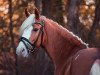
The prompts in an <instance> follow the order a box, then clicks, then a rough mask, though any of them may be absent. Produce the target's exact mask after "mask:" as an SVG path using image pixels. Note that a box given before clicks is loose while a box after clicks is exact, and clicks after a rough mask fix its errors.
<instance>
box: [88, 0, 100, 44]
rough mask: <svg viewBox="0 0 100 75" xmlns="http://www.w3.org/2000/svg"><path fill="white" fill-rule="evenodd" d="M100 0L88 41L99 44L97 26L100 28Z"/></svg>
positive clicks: (97, 3)
mask: <svg viewBox="0 0 100 75" xmlns="http://www.w3.org/2000/svg"><path fill="white" fill-rule="evenodd" d="M99 15H100V1H99V0H96V9H95V17H94V21H93V25H92V26H91V30H90V32H89V35H88V41H89V43H93V44H95V46H96V45H98V46H100V41H97V40H96V30H97V28H99V30H100V23H99V22H100V17H99Z"/></svg>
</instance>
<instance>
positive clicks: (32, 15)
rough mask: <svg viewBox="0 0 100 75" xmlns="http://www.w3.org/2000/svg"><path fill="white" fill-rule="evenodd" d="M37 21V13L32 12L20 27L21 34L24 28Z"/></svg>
mask: <svg viewBox="0 0 100 75" xmlns="http://www.w3.org/2000/svg"><path fill="white" fill-rule="evenodd" d="M33 23H35V15H34V14H31V15H30V16H29V17H28V18H27V19H25V21H24V22H23V23H22V25H21V27H20V29H19V34H20V36H21V35H22V34H23V32H24V30H25V29H27V28H28V27H30V26H32V24H33Z"/></svg>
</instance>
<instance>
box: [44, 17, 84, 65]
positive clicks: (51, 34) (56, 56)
mask: <svg viewBox="0 0 100 75" xmlns="http://www.w3.org/2000/svg"><path fill="white" fill-rule="evenodd" d="M45 35H46V36H45V37H47V38H46V40H45V43H44V48H45V50H46V52H47V54H48V55H49V57H50V58H51V59H52V61H53V62H54V64H55V65H58V64H63V63H62V62H64V61H66V59H67V58H68V57H69V56H70V55H71V54H73V53H75V52H76V51H77V50H78V48H79V46H80V49H81V47H82V46H83V45H82V43H81V42H80V41H79V40H77V38H76V37H74V38H72V34H70V33H69V32H68V31H67V30H66V29H64V28H63V27H61V26H59V25H56V23H53V21H51V20H49V19H47V20H45Z"/></svg>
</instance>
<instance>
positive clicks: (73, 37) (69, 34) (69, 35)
mask: <svg viewBox="0 0 100 75" xmlns="http://www.w3.org/2000/svg"><path fill="white" fill-rule="evenodd" d="M42 17H43V18H45V19H47V20H48V21H49V22H51V23H52V24H53V25H56V26H57V27H58V28H60V30H58V31H59V32H60V33H61V32H62V34H63V36H65V35H67V37H66V38H67V39H68V40H69V41H70V42H72V43H74V44H78V43H79V44H82V45H84V46H85V47H86V48H88V44H86V43H85V42H83V41H82V39H81V38H79V37H78V36H76V35H75V34H73V32H71V31H69V30H68V29H66V28H64V27H63V26H61V25H59V24H58V23H57V22H55V21H53V20H52V19H48V18H46V17H45V16H42ZM56 29H57V28H56ZM61 30H62V31H61ZM64 31H65V32H66V33H65V32H64Z"/></svg>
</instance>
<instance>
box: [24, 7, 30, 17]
mask: <svg viewBox="0 0 100 75" xmlns="http://www.w3.org/2000/svg"><path fill="white" fill-rule="evenodd" d="M25 15H26V17H28V16H29V15H30V13H29V12H28V10H27V8H25Z"/></svg>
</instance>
